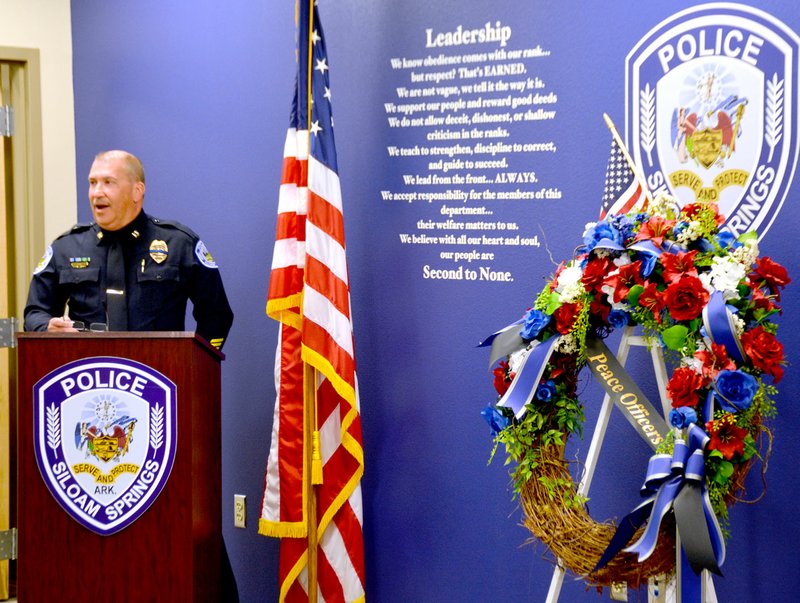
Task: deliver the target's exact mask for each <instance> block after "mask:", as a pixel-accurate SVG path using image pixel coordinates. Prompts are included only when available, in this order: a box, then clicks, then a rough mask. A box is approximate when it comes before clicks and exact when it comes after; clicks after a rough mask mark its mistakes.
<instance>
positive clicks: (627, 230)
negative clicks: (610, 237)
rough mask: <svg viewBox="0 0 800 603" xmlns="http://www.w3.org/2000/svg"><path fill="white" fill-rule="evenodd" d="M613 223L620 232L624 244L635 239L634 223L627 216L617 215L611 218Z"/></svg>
mask: <svg viewBox="0 0 800 603" xmlns="http://www.w3.org/2000/svg"><path fill="white" fill-rule="evenodd" d="M611 223H612V224H613V225H614V227H615V228H616V229H617V230H618V231H619V234H620V236H621V237H622V241H623V242H624V241H627V240H628V239H632V238H633V236H634V232H633V226H634V222H633V220H631V219H630V218H629V217H628V216H627V215H625V214H617V215H615V216H613V217H612V218H611Z"/></svg>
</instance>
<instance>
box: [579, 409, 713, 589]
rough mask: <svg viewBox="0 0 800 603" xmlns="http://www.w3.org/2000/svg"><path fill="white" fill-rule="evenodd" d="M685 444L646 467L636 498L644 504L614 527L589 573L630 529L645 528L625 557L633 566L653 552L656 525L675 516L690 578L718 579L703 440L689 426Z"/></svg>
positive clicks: (601, 564)
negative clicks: (632, 556) (633, 559)
mask: <svg viewBox="0 0 800 603" xmlns="http://www.w3.org/2000/svg"><path fill="white" fill-rule="evenodd" d="M687 436H688V437H687V440H688V442H687V441H686V440H683V439H676V440H675V448H674V452H673V454H672V456H670V455H668V454H655V455H653V456H652V457H651V458H650V462H649V463H648V466H647V477H646V478H645V482H644V485H643V486H642V489H641V493H642V496H645V497H646V499H645V500H644V501H643V502H642V503H641V504H640V505H639V506H637V507H636V508H635V509H634V510H633V511H631V512H630V513H629V514H628V515H627V516H626V517H625V518H623V520H622V521H621V522H620V524H619V527H618V528H617V531H616V533H615V534H614V537H613V538H612V539H611V542H610V543H609V545H608V548H607V549H606V551H605V552H604V553H603V556H602V557H601V559H600V561H599V562H598V563H597V566H595V568H594V570H593V571H597V570H598V569H601V568H602V567H604V566H605V565H606V564H607V563H608V562H609V561H611V559H613V558H614V556H615V555H616V554H617V553H618V552H619V551H620V550H623V547H624V546H625V544H626V543H627V542H628V541H629V540H630V539H631V537H632V536H633V534H634V533H635V532H636V530H637V529H638V528H639V527H640V526H641V525H643V524H644V523H645V522H646V523H647V527H646V528H645V530H644V532H643V533H642V535H641V537H640V538H639V539H638V540H637V541H636V542H635V543H633V544H632V545H630V546H629V547H627V548H625V549H624V551H625V552H630V553H637V554H638V556H639V562H642V561H644V560H646V559H647V558H648V557H650V555H652V554H653V551H654V550H655V548H656V544H657V542H658V535H659V530H660V528H661V521H662V520H663V519H664V517H665V516H666V515H667V513H668V512H669V511H670V509H674V511H675V521H676V524H677V527H678V533H679V535H680V537H681V544H682V546H683V548H684V550H685V552H686V558H687V560H688V561H689V564H690V565H691V567H692V569H693V570H694V572H695V573H696V574H699V573H700V572H701V571H702V570H704V569H707V570H710V571H712V572H714V573H715V574H719V575H721V572H720V569H719V568H720V566H721V565H722V563H723V562H724V561H725V542H724V539H723V537H722V530H721V529H720V527H719V524H718V523H717V517H716V515H715V514H714V511H713V509H712V508H711V501H710V500H709V498H708V492H707V491H706V487H705V459H704V454H703V451H704V449H705V447H706V445H707V444H708V442H709V437H708V435H706V433H705V432H704V431H703V430H702V429H701V428H700V427H698V426H697V425H690V426H689V429H688V433H687Z"/></svg>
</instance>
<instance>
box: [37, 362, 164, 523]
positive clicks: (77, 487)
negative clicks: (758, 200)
mask: <svg viewBox="0 0 800 603" xmlns="http://www.w3.org/2000/svg"><path fill="white" fill-rule="evenodd" d="M33 395H34V401H35V402H34V405H35V407H34V441H35V452H36V461H37V463H38V465H39V470H40V471H41V474H42V477H43V478H44V481H45V483H46V484H47V487H48V489H49V490H50V492H51V493H52V495H53V496H54V497H55V499H56V500H57V501H58V503H59V504H60V505H61V506H62V507H63V508H64V510H65V511H66V512H67V513H69V515H71V516H72V517H73V518H74V519H75V520H77V521H78V522H79V523H81V524H82V525H83V526H85V527H86V528H88V529H90V530H92V531H93V532H96V533H97V534H101V535H110V534H114V533H116V532H119V531H120V530H122V529H123V528H125V527H127V526H129V525H130V524H131V523H133V522H134V521H136V519H138V518H139V517H140V516H141V515H142V514H143V513H144V512H145V511H146V510H147V509H148V508H149V507H150V505H151V504H152V503H153V501H155V499H156V497H157V496H158V495H159V493H160V492H161V490H162V489H163V488H164V485H165V484H166V482H167V479H168V478H169V474H170V471H171V470H172V464H173V461H174V460H175V445H176V436H177V420H176V419H177V416H176V409H177V407H176V388H175V384H174V383H173V382H172V381H170V380H169V379H167V378H166V377H165V376H164V375H162V374H161V373H159V372H158V371H155V370H153V369H152V368H150V367H148V366H147V365H144V364H141V363H139V362H135V361H132V360H127V359H123V358H113V357H96V358H87V359H83V360H78V361H76V362H71V363H69V364H66V365H64V366H62V367H59V368H58V369H56V370H54V371H52V372H51V373H49V374H48V375H46V376H45V377H43V378H42V379H40V380H39V381H38V382H37V383H36V385H35V386H34V388H33Z"/></svg>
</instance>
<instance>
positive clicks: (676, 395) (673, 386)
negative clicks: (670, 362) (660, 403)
mask: <svg viewBox="0 0 800 603" xmlns="http://www.w3.org/2000/svg"><path fill="white" fill-rule="evenodd" d="M705 384H706V381H705V379H703V377H701V376H700V375H698V374H697V373H696V372H695V371H694V370H692V369H691V368H689V367H688V366H682V367H679V368H676V369H675V372H674V373H672V377H670V380H669V383H667V394H668V396H669V399H670V400H672V406H673V407H674V408H678V407H679V406H695V405H696V404H697V403H698V402H699V401H700V399H699V397H698V396H697V390H698V389H700V388H701V387H703V386H704V385H705Z"/></svg>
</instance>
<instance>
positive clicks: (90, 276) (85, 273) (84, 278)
mask: <svg viewBox="0 0 800 603" xmlns="http://www.w3.org/2000/svg"><path fill="white" fill-rule="evenodd" d="M99 280H100V269H99V268H70V269H67V270H61V271H60V272H59V273H58V284H59V285H80V284H91V283H95V284H96V283H97V281H99Z"/></svg>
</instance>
